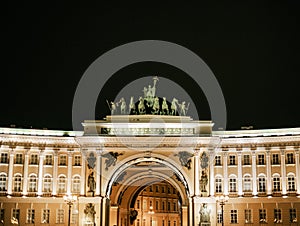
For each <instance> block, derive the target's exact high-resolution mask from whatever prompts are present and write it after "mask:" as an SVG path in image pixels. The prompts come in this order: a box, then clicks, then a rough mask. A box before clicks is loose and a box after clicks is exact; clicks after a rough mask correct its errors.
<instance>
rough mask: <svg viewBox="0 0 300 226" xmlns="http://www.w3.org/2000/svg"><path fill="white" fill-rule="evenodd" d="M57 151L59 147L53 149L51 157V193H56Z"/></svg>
mask: <svg viewBox="0 0 300 226" xmlns="http://www.w3.org/2000/svg"><path fill="white" fill-rule="evenodd" d="M58 151H59V149H54V159H53V180H52V195H53V196H55V195H56V194H57V189H56V185H57V168H58Z"/></svg>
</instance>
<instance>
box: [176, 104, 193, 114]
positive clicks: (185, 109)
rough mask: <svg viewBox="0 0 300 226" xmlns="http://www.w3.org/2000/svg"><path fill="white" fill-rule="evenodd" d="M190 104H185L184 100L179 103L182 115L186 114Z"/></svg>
mask: <svg viewBox="0 0 300 226" xmlns="http://www.w3.org/2000/svg"><path fill="white" fill-rule="evenodd" d="M189 105H190V103H188V106H187V107H186V106H185V101H183V102H182V103H181V104H178V106H179V108H180V112H179V114H180V116H186V113H187V110H188V109H189Z"/></svg>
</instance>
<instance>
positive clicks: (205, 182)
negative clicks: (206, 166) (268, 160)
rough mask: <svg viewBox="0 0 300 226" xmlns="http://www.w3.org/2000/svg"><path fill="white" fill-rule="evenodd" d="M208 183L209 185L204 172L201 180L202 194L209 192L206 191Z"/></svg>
mask: <svg viewBox="0 0 300 226" xmlns="http://www.w3.org/2000/svg"><path fill="white" fill-rule="evenodd" d="M207 183H208V178H207V174H206V172H205V171H204V170H203V171H202V175H201V179H200V190H201V192H207V190H206V185H207Z"/></svg>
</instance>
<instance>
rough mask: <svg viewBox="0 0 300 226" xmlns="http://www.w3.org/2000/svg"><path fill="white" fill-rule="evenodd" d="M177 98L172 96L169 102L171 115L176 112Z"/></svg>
mask: <svg viewBox="0 0 300 226" xmlns="http://www.w3.org/2000/svg"><path fill="white" fill-rule="evenodd" d="M176 103H178V100H177V99H176V98H173V100H172V103H171V115H176V112H177V105H176Z"/></svg>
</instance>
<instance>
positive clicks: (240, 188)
mask: <svg viewBox="0 0 300 226" xmlns="http://www.w3.org/2000/svg"><path fill="white" fill-rule="evenodd" d="M237 155H238V195H239V196H242V195H243V175H242V174H243V172H242V152H241V151H238V153H237Z"/></svg>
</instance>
